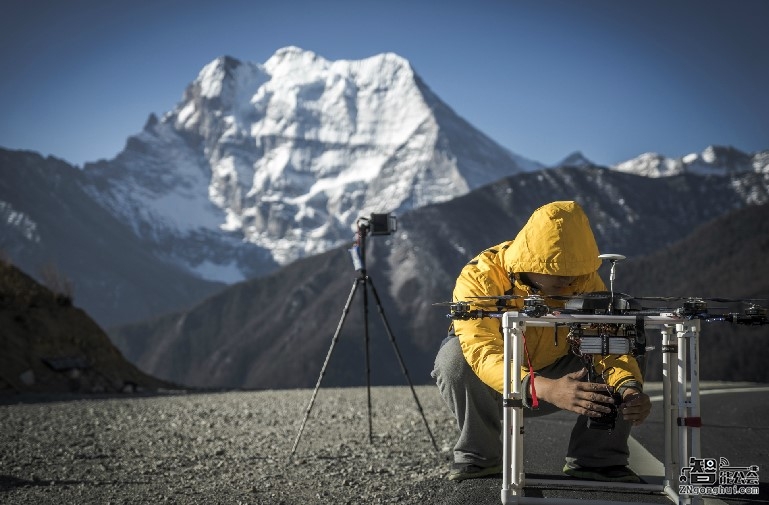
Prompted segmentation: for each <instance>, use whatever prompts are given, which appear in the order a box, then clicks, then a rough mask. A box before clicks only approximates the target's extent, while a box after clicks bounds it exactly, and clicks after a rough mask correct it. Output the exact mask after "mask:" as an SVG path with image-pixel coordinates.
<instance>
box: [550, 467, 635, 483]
mask: <svg viewBox="0 0 769 505" xmlns="http://www.w3.org/2000/svg"><path fill="white" fill-rule="evenodd" d="M563 473H565V474H566V475H568V476H569V477H574V478H577V479H586V480H597V481H601V482H630V483H638V482H641V478H640V477H639V476H638V475H636V474H635V472H633V470H631V469H630V468H628V467H626V466H604V467H596V468H593V467H587V466H578V467H573V466H570V465H569V464H568V463H567V464H566V465H565V466H564V467H563Z"/></svg>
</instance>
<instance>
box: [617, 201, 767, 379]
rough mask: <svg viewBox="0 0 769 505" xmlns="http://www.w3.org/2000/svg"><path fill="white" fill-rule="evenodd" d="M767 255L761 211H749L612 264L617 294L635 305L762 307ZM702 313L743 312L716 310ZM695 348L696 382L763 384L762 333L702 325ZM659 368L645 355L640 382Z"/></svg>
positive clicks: (760, 208)
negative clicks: (757, 301)
mask: <svg viewBox="0 0 769 505" xmlns="http://www.w3.org/2000/svg"><path fill="white" fill-rule="evenodd" d="M684 231H685V230H684ZM767 253H769V204H764V205H760V206H750V207H746V208H744V209H740V210H737V211H735V212H732V213H730V214H728V215H725V216H723V217H720V218H718V219H715V220H713V221H711V222H709V223H707V224H705V225H703V226H701V227H699V228H697V229H696V230H694V231H693V232H692V233H691V234H690V235H689V236H687V237H686V238H685V239H684V240H682V241H680V242H677V243H675V244H673V245H671V246H669V247H665V248H663V249H661V250H660V251H658V252H656V253H654V254H650V255H648V256H645V257H642V258H637V259H635V258H631V259H629V260H627V261H626V262H622V263H619V264H618V266H617V269H618V274H617V287H618V290H620V291H622V292H627V293H629V294H632V295H634V296H639V297H640V296H700V297H718V298H766V299H769V259H767ZM658 305H659V304H658ZM710 306H712V307H714V308H716V307H725V308H728V309H729V310H734V311H740V310H742V308H743V307H741V306H739V305H731V304H723V303H716V302H711V303H710ZM764 306H765V307H766V306H767V304H766V302H764ZM714 312H715V310H714ZM700 342H701V343H700V346H701V350H700V356H701V360H700V376H701V377H702V378H703V379H719V380H746V381H759V382H769V367H767V366H766V364H767V363H769V326H757V327H746V326H735V325H732V324H729V323H723V322H711V323H703V325H702V335H701V340H700ZM657 348H658V349H659V343H657ZM660 361H661V358H660V356H659V352H658V351H656V352H654V353H651V354H650V366H649V369H648V370H649V375H648V378H650V379H655V380H658V379H660V378H661V377H662V375H661V373H660V369H659V365H658V363H659V362H660Z"/></svg>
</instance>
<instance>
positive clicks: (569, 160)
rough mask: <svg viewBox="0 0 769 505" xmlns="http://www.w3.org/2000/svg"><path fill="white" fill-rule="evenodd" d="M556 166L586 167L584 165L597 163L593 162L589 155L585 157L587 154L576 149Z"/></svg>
mask: <svg viewBox="0 0 769 505" xmlns="http://www.w3.org/2000/svg"><path fill="white" fill-rule="evenodd" d="M554 166H555V167H581V168H584V167H592V166H595V163H593V162H592V161H590V160H589V159H588V158H587V157H585V155H584V154H582V151H574V152H573V153H571V154H570V155H568V156H566V157H565V158H564V159H562V160H561V161H560V162H558V163H556V164H555V165H554Z"/></svg>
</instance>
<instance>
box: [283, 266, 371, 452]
mask: <svg viewBox="0 0 769 505" xmlns="http://www.w3.org/2000/svg"><path fill="white" fill-rule="evenodd" d="M360 281H361V279H360V278H357V279H355V282H354V283H353V285H352V289H351V290H350V296H348V297H347V302H346V303H345V304H344V309H343V310H342V318H341V319H340V320H339V325H338V326H337V327H336V331H335V332H334V336H333V337H332V338H331V347H329V348H328V353H327V354H326V359H325V361H323V366H322V367H321V369H320V375H319V376H318V382H317V383H316V384H315V390H313V392H312V397H311V398H310V403H309V404H308V405H307V410H305V412H304V419H302V424H301V426H300V427H299V433H297V434H296V440H294V446H293V447H292V448H291V454H289V455H288V460H289V461H291V457H292V456H293V455H294V453H295V452H296V446H297V445H299V439H300V438H301V436H302V432H303V431H304V425H305V423H307V418H308V417H310V411H311V410H312V406H313V404H314V403H315V397H316V396H317V395H318V389H320V383H321V381H322V380H323V376H324V375H326V367H327V366H328V362H329V360H331V353H332V352H334V346H336V342H337V341H338V340H339V333H341V331H342V326H343V325H344V320H345V319H346V318H347V314H348V313H349V312H350V305H351V304H352V300H353V297H354V296H355V291H356V290H357V289H358V284H359V283H360Z"/></svg>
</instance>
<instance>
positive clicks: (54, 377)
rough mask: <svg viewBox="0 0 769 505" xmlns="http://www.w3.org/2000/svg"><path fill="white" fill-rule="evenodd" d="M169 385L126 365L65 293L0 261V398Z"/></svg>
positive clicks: (104, 391)
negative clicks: (53, 290)
mask: <svg viewBox="0 0 769 505" xmlns="http://www.w3.org/2000/svg"><path fill="white" fill-rule="evenodd" d="M169 386H170V384H168V383H167V382H164V381H160V380H157V379H155V378H153V377H150V376H149V375H147V374H145V373H143V372H141V371H139V370H138V369H137V368H136V367H135V366H134V365H132V364H130V363H129V362H128V361H126V359H125V358H124V357H123V355H122V354H121V353H120V352H119V351H118V350H117V349H116V348H115V346H114V345H112V343H111V342H110V340H109V337H107V335H106V334H105V333H104V331H103V330H102V329H101V328H99V327H98V326H97V325H96V323H94V322H93V320H91V319H90V318H89V317H88V316H87V315H86V314H85V313H84V312H83V311H82V310H80V309H78V308H75V307H73V306H72V304H71V300H70V299H69V298H68V297H67V296H66V294H64V293H54V292H52V291H50V290H49V289H47V288H45V287H43V286H41V285H39V284H37V283H36V282H35V281H34V280H33V279H31V278H30V277H28V276H27V275H25V274H24V273H22V272H21V271H20V270H18V269H17V268H16V267H14V266H12V265H10V264H8V263H6V262H5V261H0V394H7V393H14V392H17V393H21V392H32V393H63V392H78V393H110V392H119V391H134V390H136V389H137V388H139V389H157V388H159V387H169Z"/></svg>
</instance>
